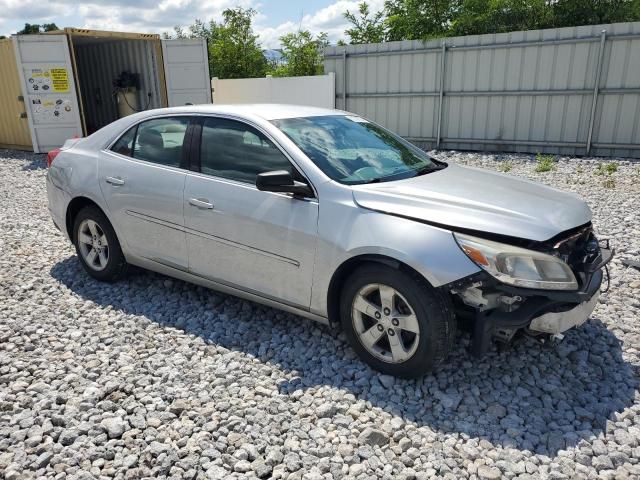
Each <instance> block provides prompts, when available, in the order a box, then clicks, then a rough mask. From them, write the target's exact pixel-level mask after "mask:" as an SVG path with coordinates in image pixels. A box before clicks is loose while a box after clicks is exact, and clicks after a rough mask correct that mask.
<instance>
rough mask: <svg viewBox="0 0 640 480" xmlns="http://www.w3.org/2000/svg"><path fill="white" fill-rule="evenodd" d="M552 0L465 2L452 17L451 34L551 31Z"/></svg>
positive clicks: (474, 0) (467, 0)
mask: <svg viewBox="0 0 640 480" xmlns="http://www.w3.org/2000/svg"><path fill="white" fill-rule="evenodd" d="M552 25H553V10H552V9H551V8H549V1H548V0H526V1H522V0H489V1H487V0H463V1H462V2H461V5H460V8H459V10H458V11H457V12H456V14H455V15H454V16H453V17H452V21H451V26H450V29H449V32H448V33H449V34H450V35H481V34H483V33H503V32H513V31H518V30H535V29H539V28H549V27H551V26H552Z"/></svg>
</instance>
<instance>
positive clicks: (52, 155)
mask: <svg viewBox="0 0 640 480" xmlns="http://www.w3.org/2000/svg"><path fill="white" fill-rule="evenodd" d="M61 151H62V149H60V148H54V149H53V150H51V151H50V152H49V153H47V168H49V167H51V164H52V163H53V161H54V160H55V158H56V157H57V156H58V154H59V153H60V152H61Z"/></svg>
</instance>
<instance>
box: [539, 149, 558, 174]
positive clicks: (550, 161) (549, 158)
mask: <svg viewBox="0 0 640 480" xmlns="http://www.w3.org/2000/svg"><path fill="white" fill-rule="evenodd" d="M555 164H556V160H555V158H554V157H553V155H542V154H541V153H538V154H537V155H536V168H535V171H536V172H538V173H542V172H550V171H551V170H553V169H555V168H556V167H555Z"/></svg>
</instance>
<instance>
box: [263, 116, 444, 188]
mask: <svg viewBox="0 0 640 480" xmlns="http://www.w3.org/2000/svg"><path fill="white" fill-rule="evenodd" d="M272 123H273V124H275V125H276V126H277V127H278V128H279V129H280V130H282V131H283V132H284V133H285V134H287V136H288V137H289V138H291V140H293V142H294V143H295V144H296V145H298V147H300V149H301V150H302V151H303V152H304V153H305V154H306V155H307V156H308V157H309V158H310V159H311V160H312V161H313V162H314V163H315V164H316V165H317V166H318V167H320V169H321V170H322V171H323V172H324V173H326V174H327V175H328V176H329V177H330V178H332V179H334V180H337V181H338V182H342V183H347V184H356V183H368V182H379V181H389V180H398V179H400V178H409V177H414V176H416V175H422V174H424V173H429V172H432V171H435V170H439V169H441V168H443V167H445V166H446V164H443V163H440V162H437V161H434V160H433V159H432V158H431V157H429V155H427V153H426V152H424V151H422V150H420V149H419V148H417V147H415V146H414V145H412V144H410V143H409V142H407V141H406V140H403V139H402V138H400V137H398V136H397V135H395V134H393V133H391V132H389V131H388V130H385V129H384V128H382V127H380V126H379V125H376V124H374V123H371V122H369V121H367V120H365V119H364V118H361V117H358V116H356V115H349V116H345V115H329V116H318V117H307V118H286V119H282V120H274V121H273V122H272Z"/></svg>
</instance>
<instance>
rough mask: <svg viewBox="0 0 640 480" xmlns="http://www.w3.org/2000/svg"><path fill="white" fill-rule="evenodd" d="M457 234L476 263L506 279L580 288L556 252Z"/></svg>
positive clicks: (543, 286) (549, 287)
mask: <svg viewBox="0 0 640 480" xmlns="http://www.w3.org/2000/svg"><path fill="white" fill-rule="evenodd" d="M454 237H455V239H456V241H457V242H458V245H460V248H461V249H462V251H463V252H464V253H466V254H467V256H468V257H469V258H470V259H471V260H472V261H473V262H474V263H475V264H476V265H478V266H479V267H480V268H482V269H483V270H486V271H487V272H489V273H490V274H491V275H493V276H494V277H495V278H497V279H498V280H500V281H501V282H503V283H507V284H509V285H515V286H517V287H525V288H540V289H545V290H576V289H577V288H578V282H577V281H576V277H575V275H574V274H573V272H572V271H571V268H569V265H567V264H566V263H565V262H563V261H562V260H560V259H559V258H556V257H554V256H552V255H547V254H545V253H540V252H536V251H534V250H527V249H525V248H519V247H514V246H511V245H507V244H504V243H498V242H492V241H491V240H485V239H483V238H478V237H472V236H470V235H464V234H461V233H454Z"/></svg>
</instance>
